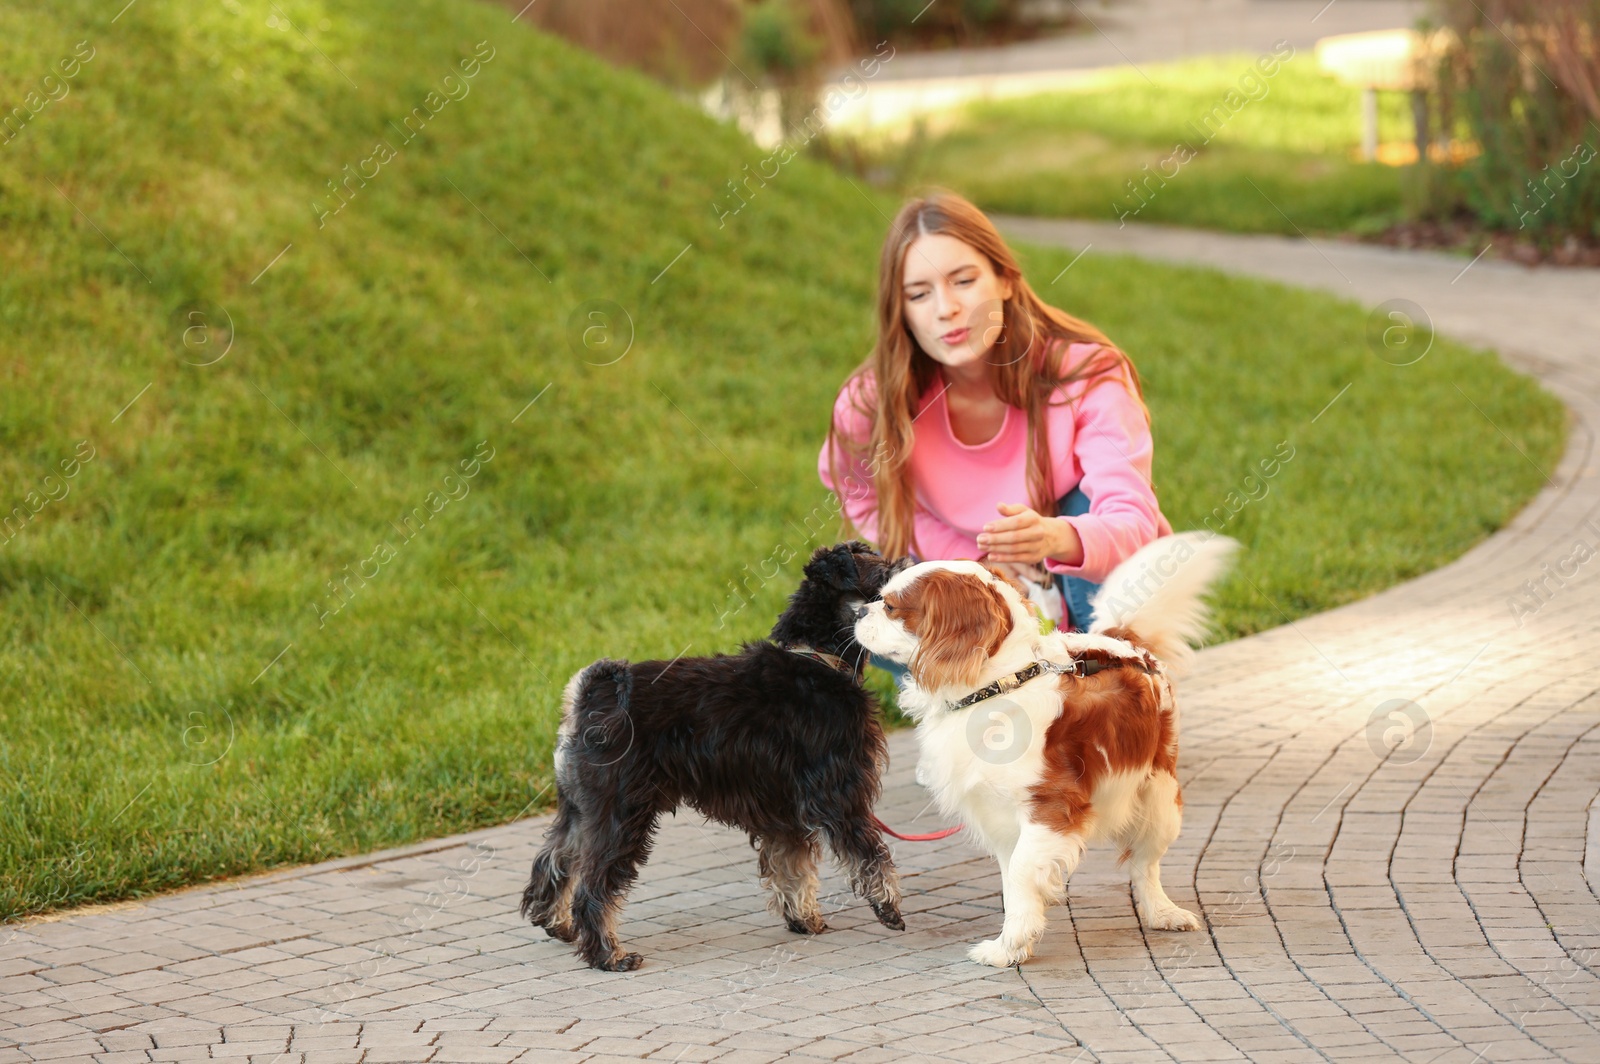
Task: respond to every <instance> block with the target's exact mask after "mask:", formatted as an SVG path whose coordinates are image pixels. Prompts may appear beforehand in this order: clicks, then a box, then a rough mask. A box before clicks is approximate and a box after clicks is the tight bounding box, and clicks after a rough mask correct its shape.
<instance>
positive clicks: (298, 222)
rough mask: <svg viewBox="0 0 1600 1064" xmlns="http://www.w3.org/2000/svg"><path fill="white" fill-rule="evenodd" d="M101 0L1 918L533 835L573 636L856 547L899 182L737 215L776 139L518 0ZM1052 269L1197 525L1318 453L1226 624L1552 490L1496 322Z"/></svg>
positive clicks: (1477, 525) (18, 681)
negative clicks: (1136, 387) (1370, 341)
mask: <svg viewBox="0 0 1600 1064" xmlns="http://www.w3.org/2000/svg"><path fill="white" fill-rule="evenodd" d="M115 6H116V5H105V4H100V3H94V4H90V3H87V2H83V0H66V2H58V3H50V4H45V3H42V2H35V0H23V2H20V3H12V4H8V5H6V6H5V7H4V8H3V9H0V71H3V72H4V73H0V121H3V119H4V116H5V115H7V114H12V113H13V112H12V110H11V109H12V108H13V107H19V106H20V107H22V108H23V110H24V111H25V112H26V117H24V118H22V119H20V120H14V121H13V124H12V125H11V126H7V127H6V131H5V133H0V322H3V327H0V382H3V386H0V490H3V491H4V492H5V493H6V494H5V496H4V497H3V498H0V516H3V515H10V516H9V520H10V521H11V524H9V525H7V526H5V528H4V531H3V532H0V729H3V734H4V736H5V740H4V742H3V744H0V914H3V915H5V916H8V917H14V916H17V915H21V914H26V913H30V912H38V911H42V910H46V909H50V908H55V907H60V906H64V905H72V904H79V903H83V902H87V901H94V900H108V899H114V898H120V897H127V896H130V895H136V894H140V893H144V892H148V891H152V890H158V889H163V888H170V887H174V886H178V885H181V884H185V883H192V882H196V881H199V880H204V879H207V878H212V877H217V876H224V875H230V874H237V873H241V872H245V871H249V870H254V869H260V868H265V867H270V866H272V865H276V864H283V863H289V862H300V861H310V860H315V859H318V858H322V857H326V856H330V855H334V854H339V853H346V852H352V851H358V850H365V849H373V848H378V847H382V846H386V845H394V844H399V843H403V842H407V841H410V840H414V839H417V838H420V837H426V836H430V835H435V834H440V833H445V832H450V831H455V830H460V829H465V828H469V827H473V826H478V825H483V824H488V823H494V822H499V821H504V820H507V819H510V818H513V817H515V816H517V815H519V814H520V813H523V812H525V811H528V810H531V809H537V808H539V807H540V806H542V805H543V804H546V803H548V802H549V800H550V795H549V792H548V789H547V784H548V782H549V761H550V757H549V755H550V745H551V739H552V737H553V734H554V727H555V721H556V719H557V712H558V693H559V688H560V685H561V683H562V682H563V681H564V679H565V677H566V676H567V675H568V674H569V673H570V672H571V671H572V670H573V669H574V668H576V667H578V666H579V665H581V664H583V663H585V662H587V661H588V660H590V659H592V658H594V657H596V656H598V655H600V654H612V655H625V656H629V657H634V658H643V657H648V656H662V657H672V656H673V655H675V654H678V653H680V652H687V653H706V652H710V651H712V650H719V649H731V648H733V647H734V646H736V645H737V644H738V642H740V641H741V640H744V639H748V638H753V637H757V636H760V635H762V634H764V633H765V631H766V630H767V628H768V627H769V626H770V624H771V620H772V617H773V616H774V615H775V613H776V612H777V610H778V609H779V608H780V607H781V604H782V602H783V600H784V597H785V596H786V595H787V593H788V592H789V591H790V590H791V589H792V586H793V582H794V580H795V579H796V578H797V576H798V572H799V564H800V559H801V558H803V556H804V555H805V553H806V552H807V551H808V550H809V548H810V547H811V546H813V545H815V544H816V543H819V542H824V541H831V540H832V539H833V538H834V531H835V530H834V528H833V527H832V526H831V524H830V523H829V522H828V520H827V514H828V505H827V503H828V497H827V495H826V494H825V493H824V492H823V490H822V488H821V486H820V485H819V484H818V483H817V482H816V479H815V474H814V466H813V463H814V460H815V453H816V448H817V446H818V444H819V442H820V439H821V436H822V434H823V431H824V427H825V424H826V417H827V411H828V409H829V407H830V403H831V399H832V396H833V394H834V391H835V389H836V388H837V387H838V385H839V383H840V382H841V381H842V379H843V377H844V375H845V374H846V373H847V371H848V369H849V368H850V367H851V366H852V365H854V364H855V363H856V362H857V361H858V360H859V358H860V357H861V356H862V354H863V353H864V352H865V350H866V347H867V345H868V343H869V342H870V336H871V328H872V323H871V318H870V315H871V306H872V289H873V270H874V263H875V261H876V253H877V247H878V243H879V241H880V239H881V237H882V233H883V230H884V228H885V225H886V219H885V216H884V212H887V211H892V208H893V203H892V202H887V201H884V200H881V199H875V198H872V197H871V196H870V195H869V194H868V193H865V192H863V191H862V190H860V189H858V188H856V187H853V186H852V184H851V183H849V182H848V181H846V180H844V179H842V178H840V177H838V176H836V175H834V174H833V173H832V172H831V171H828V170H826V169H824V168H822V167H820V166H818V165H816V164H813V163H811V162H809V161H807V160H806V159H804V158H797V159H795V160H793V161H792V162H790V163H788V164H787V165H786V166H785V167H784V168H783V169H782V171H781V172H780V173H779V174H778V175H777V176H776V177H774V178H773V179H771V180H770V181H769V182H768V183H767V184H766V185H765V186H764V187H762V188H759V189H757V190H756V192H755V194H754V195H751V196H749V202H748V205H747V206H746V207H745V208H744V209H743V210H742V211H741V212H740V213H739V214H737V215H734V216H731V217H728V218H726V220H725V224H719V221H718V211H717V205H721V206H722V207H723V208H724V209H725V208H726V205H727V203H728V196H727V192H726V186H727V183H728V182H729V181H731V180H736V179H739V178H740V177H741V176H742V168H743V167H744V166H745V165H746V164H751V165H752V166H753V165H754V164H755V163H756V162H758V161H759V160H760V159H761V158H762V157H763V156H764V155H765V154H766V153H765V152H760V151H758V150H756V149H755V148H754V147H753V146H752V145H750V144H749V143H748V142H747V141H746V140H744V139H743V138H742V137H741V136H740V135H739V134H738V133H737V132H735V131H733V130H731V129H729V128H725V127H723V126H719V125H718V124H716V123H714V122H713V121H711V120H709V119H707V118H705V117H704V116H702V115H701V114H699V113H698V112H697V111H695V110H694V109H693V108H692V107H691V106H689V105H687V104H684V103H682V102H680V101H678V100H676V99H675V98H673V97H672V96H670V95H669V94H667V93H665V92H664V91H662V90H661V89H659V88H658V87H657V86H655V85H654V84H652V83H650V82H648V81H646V80H644V79H643V78H641V77H638V76H635V75H631V74H628V73H625V72H618V71H615V70H612V69H610V68H607V67H604V66H602V65H601V64H600V63H599V62H597V61H595V60H593V59H591V58H590V57H588V56H586V55H583V54H580V53H577V52H575V51H574V50H572V49H570V48H568V47H566V46H564V45H562V44H560V43H559V42H556V41H554V40H552V39H549V38H546V37H542V36H539V35H537V34H535V33H533V32H530V31H529V30H528V29H526V28H525V27H524V26H523V25H521V24H513V23H512V22H511V20H510V15H509V13H508V12H507V11H506V10H504V9H502V8H499V7H494V6H490V5H487V4H485V5H479V4H475V3H470V2H465V0H421V2H419V3H416V4H412V5H390V4H380V3H378V2H377V0H277V2H260V3H257V2H253V0H248V2H247V0H238V2H232V0H227V2H223V3H200V2H198V0H193V2H189V0H171V2H168V3H160V4H158V3H152V2H148V0H146V2H139V3H135V4H134V5H132V6H130V7H128V8H126V9H124V10H123V11H122V12H121V13H120V14H119V13H117V12H116V11H115ZM84 56H88V58H83V57H84ZM463 64H465V66H463ZM68 69H72V70H73V73H72V76H71V77H70V78H68V77H66V71H67V70H68ZM469 71H470V76H469ZM30 93H32V94H33V95H31V96H30V95H29V94H30ZM36 105H37V106H36ZM1069 261H1070V257H1069V256H1068V255H1064V254H1059V253H1055V252H1046V251H1030V252H1028V254H1027V262H1028V265H1029V269H1030V271H1031V273H1032V275H1033V276H1034V277H1035V278H1036V279H1037V281H1038V284H1039V287H1040V288H1041V289H1042V290H1044V291H1045V292H1046V293H1047V294H1048V296H1049V298H1052V299H1054V300H1056V301H1058V302H1060V303H1062V304H1063V305H1065V306H1067V307H1069V308H1070V309H1072V310H1073V311H1075V312H1077V313H1080V314H1083V315H1085V316H1087V317H1089V318H1091V319H1093V320H1095V321H1097V322H1098V323H1099V324H1101V325H1103V326H1104V327H1105V328H1107V329H1108V330H1109V331H1110V332H1111V334H1112V335H1113V336H1114V337H1117V338H1118V339H1119V340H1120V341H1121V342H1122V343H1123V344H1124V346H1125V347H1126V348H1127V349H1128V350H1129V351H1131V352H1132V353H1133V354H1134V355H1135V357H1136V358H1137V359H1138V361H1139V364H1140V366H1141V368H1142V370H1143V371H1144V373H1145V375H1146V379H1147V380H1148V382H1149V391H1150V401H1151V406H1152V409H1153V411H1154V413H1155V417H1156V424H1157V446H1158V454H1159V455H1160V456H1161V457H1160V458H1159V460H1158V467H1157V478H1158V479H1157V484H1158V488H1159V489H1160V491H1161V492H1162V498H1163V502H1164V506H1165V509H1166V510H1167V512H1168V514H1169V515H1170V516H1171V518H1172V520H1173V522H1174V524H1175V525H1177V526H1178V527H1180V528H1181V527H1196V526H1197V525H1198V524H1199V522H1200V521H1201V520H1202V519H1203V517H1204V516H1205V515H1206V514H1208V513H1210V512H1211V511H1212V510H1213V509H1214V508H1215V507H1216V506H1218V505H1219V504H1221V503H1222V502H1223V500H1224V499H1225V498H1226V496H1227V493H1228V492H1230V491H1233V490H1235V489H1236V488H1237V487H1238V485H1239V483H1240V481H1241V478H1242V477H1243V476H1244V475H1245V474H1247V473H1249V472H1250V470H1251V467H1252V466H1253V465H1254V463H1256V462H1257V461H1258V460H1259V459H1261V458H1265V457H1268V456H1270V455H1271V454H1272V453H1273V450H1274V447H1275V445H1276V444H1277V443H1278V442H1279V441H1280V440H1284V439H1292V440H1294V441H1295V444H1296V446H1297V447H1298V451H1297V457H1296V458H1295V459H1294V460H1293V462H1292V463H1290V464H1289V465H1287V466H1286V467H1285V468H1284V471H1283V472H1282V473H1281V475H1279V476H1278V477H1277V478H1276V479H1275V481H1274V486H1273V489H1272V494H1270V495H1268V496H1266V497H1265V498H1263V499H1261V500H1259V501H1255V502H1252V503H1251V504H1250V505H1249V506H1247V507H1245V508H1244V509H1243V510H1242V511H1241V512H1240V513H1239V515H1238V516H1237V517H1235V518H1233V520H1232V523H1231V524H1230V525H1229V526H1228V527H1227V529H1226V530H1227V531H1228V532H1229V533H1230V534H1233V535H1236V536H1238V537H1240V538H1241V539H1244V540H1245V541H1246V542H1247V543H1249V544H1251V546H1252V548H1253V549H1252V552H1251V554H1250V555H1249V558H1248V560H1247V561H1246V563H1245V566H1244V570H1243V572H1242V574H1241V576H1240V577H1239V578H1238V579H1236V580H1234V581H1233V582H1232V583H1230V584H1229V585H1228V587H1227V588H1226V589H1225V590H1224V593H1223V597H1224V602H1223V609H1222V620H1223V624H1224V626H1225V628H1226V630H1227V631H1229V632H1231V633H1239V632H1245V631H1251V630H1255V629H1258V628H1261V627H1266V626H1269V625H1274V624H1277V623H1280V622H1281V621H1282V620H1283V619H1284V617H1286V616H1298V615H1300V614H1302V613H1304V612H1306V611H1309V610H1314V609H1321V608H1325V607H1326V606H1328V605H1331V604H1334V603H1337V602H1340V601H1345V600H1348V599H1350V598H1354V597H1358V596H1360V595H1363V594H1366V593H1369V592H1370V591H1372V590H1374V589H1376V588H1378V587H1382V586H1385V585H1387V584H1389V583H1392V582H1393V581H1394V580H1396V579H1400V578H1403V577H1405V576H1409V575H1412V574H1415V573H1417V572H1420V571H1423V570H1425V569H1427V568H1430V567H1432V566H1435V565H1437V564H1439V563H1440V562H1441V561H1443V560H1446V559H1448V558H1449V557H1452V556H1454V555H1455V554H1457V553H1459V552H1460V551H1461V550H1463V549H1464V548H1465V547H1466V546H1468V545H1470V544H1471V543H1472V542H1475V541H1476V540H1478V539H1480V538H1481V537H1482V536H1483V535H1485V534H1486V533H1487V532H1488V531H1490V530H1492V529H1493V528H1495V527H1497V526H1498V525H1499V524H1501V523H1503V521H1504V520H1505V519H1506V518H1507V517H1508V516H1509V515H1510V514H1512V513H1513V512H1514V511H1515V510H1516V509H1517V508H1518V507H1519V506H1520V505H1521V504H1522V502H1523V501H1525V500H1526V499H1527V498H1528V497H1529V496H1530V495H1531V494H1532V493H1533V492H1534V491H1535V490H1536V489H1537V487H1538V486H1539V478H1538V476H1537V474H1536V473H1534V472H1533V471H1532V470H1531V469H1530V468H1529V465H1528V463H1527V462H1525V461H1524V459H1523V458H1522V456H1521V455H1519V454H1517V453H1516V452H1515V451H1514V450H1513V449H1512V448H1511V447H1509V446H1507V444H1506V443H1505V441H1504V440H1503V439H1501V438H1500V436H1499V435H1498V434H1497V433H1496V431H1495V430H1494V429H1493V428H1492V427H1490V426H1489V425H1486V424H1485V423H1484V422H1483V420H1482V419H1481V418H1480V417H1479V416H1478V415H1477V414H1476V413H1475V412H1474V411H1472V409H1471V407H1470V406H1469V404H1468V403H1467V402H1466V401H1465V400H1464V399H1463V398H1462V396H1461V394H1459V393H1458V392H1457V391H1455V390H1454V386H1455V385H1459V386H1460V388H1461V389H1462V390H1463V391H1464V392H1465V393H1466V394H1467V395H1469V396H1471V397H1472V398H1473V399H1474V400H1475V401H1476V402H1477V403H1478V404H1479V405H1480V406H1481V407H1482V408H1483V409H1484V411H1486V412H1487V413H1488V414H1489V415H1490V416H1491V417H1493V418H1494V420H1495V421H1496V422H1497V423H1498V424H1500V425H1501V426H1502V427H1504V428H1505V429H1506V431H1507V432H1508V433H1510V434H1511V436H1512V437H1514V438H1515V440H1516V441H1517V444H1518V445H1519V446H1521V447H1522V448H1523V449H1524V450H1526V451H1527V453H1528V454H1529V455H1530V456H1532V457H1533V459H1534V460H1535V461H1538V462H1540V463H1541V464H1544V465H1546V466H1547V467H1548V465H1549V464H1550V463H1551V462H1552V461H1553V459H1554V457H1555V456H1556V455H1557V454H1558V452H1559V449H1560V447H1561V441H1562V438H1563V434H1564V428H1563V420H1562V413H1561V411H1560V409H1559V408H1558V407H1557V406H1556V405H1555V403H1554V402H1553V400H1551V399H1550V398H1549V397H1548V396H1545V395H1543V394H1542V393H1540V392H1539V391H1538V390H1537V389H1536V388H1534V387H1533V386H1532V385H1530V384H1528V383H1527V382H1525V381H1522V380H1520V379H1518V378H1515V377H1513V376H1512V375H1510V374H1509V373H1507V372H1506V371H1504V370H1503V369H1501V368H1500V367H1499V366H1498V365H1497V364H1496V363H1495V362H1494V360H1493V359H1491V358H1489V357H1488V356H1486V355H1483V354H1478V353H1473V352H1469V351H1466V350H1463V349H1461V348H1459V347H1456V346H1454V345H1450V344H1447V343H1444V342H1442V341H1441V342H1439V343H1438V344H1436V345H1435V348H1434V350H1433V352H1431V353H1430V354H1429V356H1428V357H1427V358H1426V359H1424V360H1423V361H1422V362H1420V363H1418V364H1416V365H1414V366H1410V367H1405V368H1404V369H1397V368H1395V367H1392V366H1389V365H1387V364H1384V363H1382V362H1379V361H1378V360H1376V359H1374V358H1373V357H1372V355H1371V354H1370V353H1369V352H1368V350H1367V349H1366V346H1365V339H1364V336H1365V332H1364V330H1365V328H1366V325H1365V317H1366V316H1365V312H1364V311H1363V310H1362V309H1361V308H1355V307H1351V306H1346V305H1341V304H1338V303H1334V302H1331V301H1329V300H1326V299H1323V298H1321V297H1316V296H1311V295H1307V294H1301V293H1291V292H1285V291H1283V290H1280V289H1276V288H1273V287H1271V286H1267V285H1260V284H1254V283H1248V282H1240V281H1232V280H1227V279H1225V278H1222V277H1220V276H1218V275H1215V274H1210V273H1205V272H1199V271H1185V270H1176V269H1170V268H1157V267H1152V266H1145V265H1140V264H1135V263H1132V262H1127V261H1122V260H1116V259H1110V258H1100V257H1098V256H1096V257H1092V258H1090V259H1086V260H1085V261H1084V262H1083V263H1080V264H1079V265H1078V266H1076V267H1075V268H1074V269H1073V270H1072V271H1071V272H1070V273H1068V274H1066V275H1065V278H1064V279H1063V280H1062V281H1061V282H1060V283H1058V284H1054V285H1049V284H1047V283H1046V281H1047V280H1048V279H1049V278H1051V277H1055V276H1057V275H1058V273H1059V272H1060V271H1061V270H1062V268H1063V267H1064V266H1066V265H1067V263H1068V262H1069ZM595 313H598V314H599V316H598V317H596V316H594V314H595ZM1347 382H1353V383H1352V386H1351V388H1350V390H1349V393H1348V394H1346V395H1345V396H1344V398H1343V399H1342V400H1341V401H1340V402H1339V404H1338V405H1337V406H1335V407H1333V408H1332V409H1331V410H1330V411H1329V412H1328V413H1327V414H1325V415H1324V416H1322V417H1321V418H1320V419H1319V420H1318V421H1317V422H1316V423H1315V424H1314V425H1313V424H1310V419H1311V417H1312V415H1314V414H1315V413H1316V412H1317V410H1318V409H1319V408H1321V407H1322V406H1323V405H1324V404H1325V403H1326V402H1327V401H1328V399H1329V398H1330V397H1331V396H1332V395H1333V394H1334V393H1335V392H1336V391H1337V390H1338V389H1339V388H1340V387H1342V386H1343V385H1344V384H1346V383H1347ZM530 404H531V405H530ZM69 471H70V475H69ZM19 508H20V509H19ZM790 554H793V555H797V556H798V557H796V558H795V559H794V560H793V561H789V562H787V563H786V564H781V565H779V564H778V560H779V559H782V558H784V557H787V556H789V555H790ZM775 566H777V568H778V569H779V571H778V572H777V573H776V575H772V574H773V572H774V567H775ZM1257 589H1259V592H1258V590H1257ZM508 904H509V903H508Z"/></svg>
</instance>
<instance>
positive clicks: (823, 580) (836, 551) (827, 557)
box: [805, 543, 872, 591]
mask: <svg viewBox="0 0 1600 1064" xmlns="http://www.w3.org/2000/svg"><path fill="white" fill-rule="evenodd" d="M853 545H854V544H853V543H836V544H834V545H833V546H831V547H818V548H817V549H816V550H815V551H813V552H812V554H811V560H810V561H808V562H806V569H805V572H806V576H807V577H809V578H810V579H812V580H815V581H817V582H818V583H820V584H823V585H824V586H826V587H831V588H833V589H834V590H835V591H855V590H858V589H859V588H860V585H861V576H860V573H859V572H858V571H857V570H856V560H855V556H854V553H853V552H852V551H851V549H850V548H851V547H852V546H853ZM862 545H863V546H865V544H862ZM867 549H868V550H871V549H872V548H871V547H868V548H867Z"/></svg>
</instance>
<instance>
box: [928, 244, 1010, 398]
mask: <svg viewBox="0 0 1600 1064" xmlns="http://www.w3.org/2000/svg"><path fill="white" fill-rule="evenodd" d="M902 274H903V278H904V279H903V281H902V283H901V299H902V300H903V303H902V305H903V307H904V311H905V318H906V325H907V327H909V328H910V329H911V335H912V337H914V338H915V339H916V341H917V345H918V346H919V347H921V348H922V350H924V351H926V352H927V353H928V357H930V358H932V359H933V360H934V361H935V362H938V363H940V364H941V365H946V366H965V365H970V364H972V363H975V362H977V361H978V360H980V359H982V358H983V357H984V355H986V354H988V353H989V349H990V348H991V347H993V346H994V343H995V340H996V339H998V338H999V336H1000V329H1001V326H1002V325H1003V324H1004V318H1003V315H1002V310H1003V307H1002V303H1003V302H1004V301H1005V300H1007V299H1010V298H1011V284H1010V283H1009V282H1007V281H1003V280H1001V279H1000V278H999V277H997V276H995V272H994V267H993V266H991V265H990V263H989V260H988V258H987V257H986V256H985V255H984V254H983V253H982V252H981V251H979V250H978V249H977V248H975V247H973V246H972V245H971V244H968V243H966V242H965V241H962V240H958V239H956V238H955V237H953V236H946V235H944V234H942V233H930V234H927V235H925V236H919V237H917V239H916V240H914V241H912V242H911V246H910V247H908V248H906V258H905V263H904V265H903V267H902Z"/></svg>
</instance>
